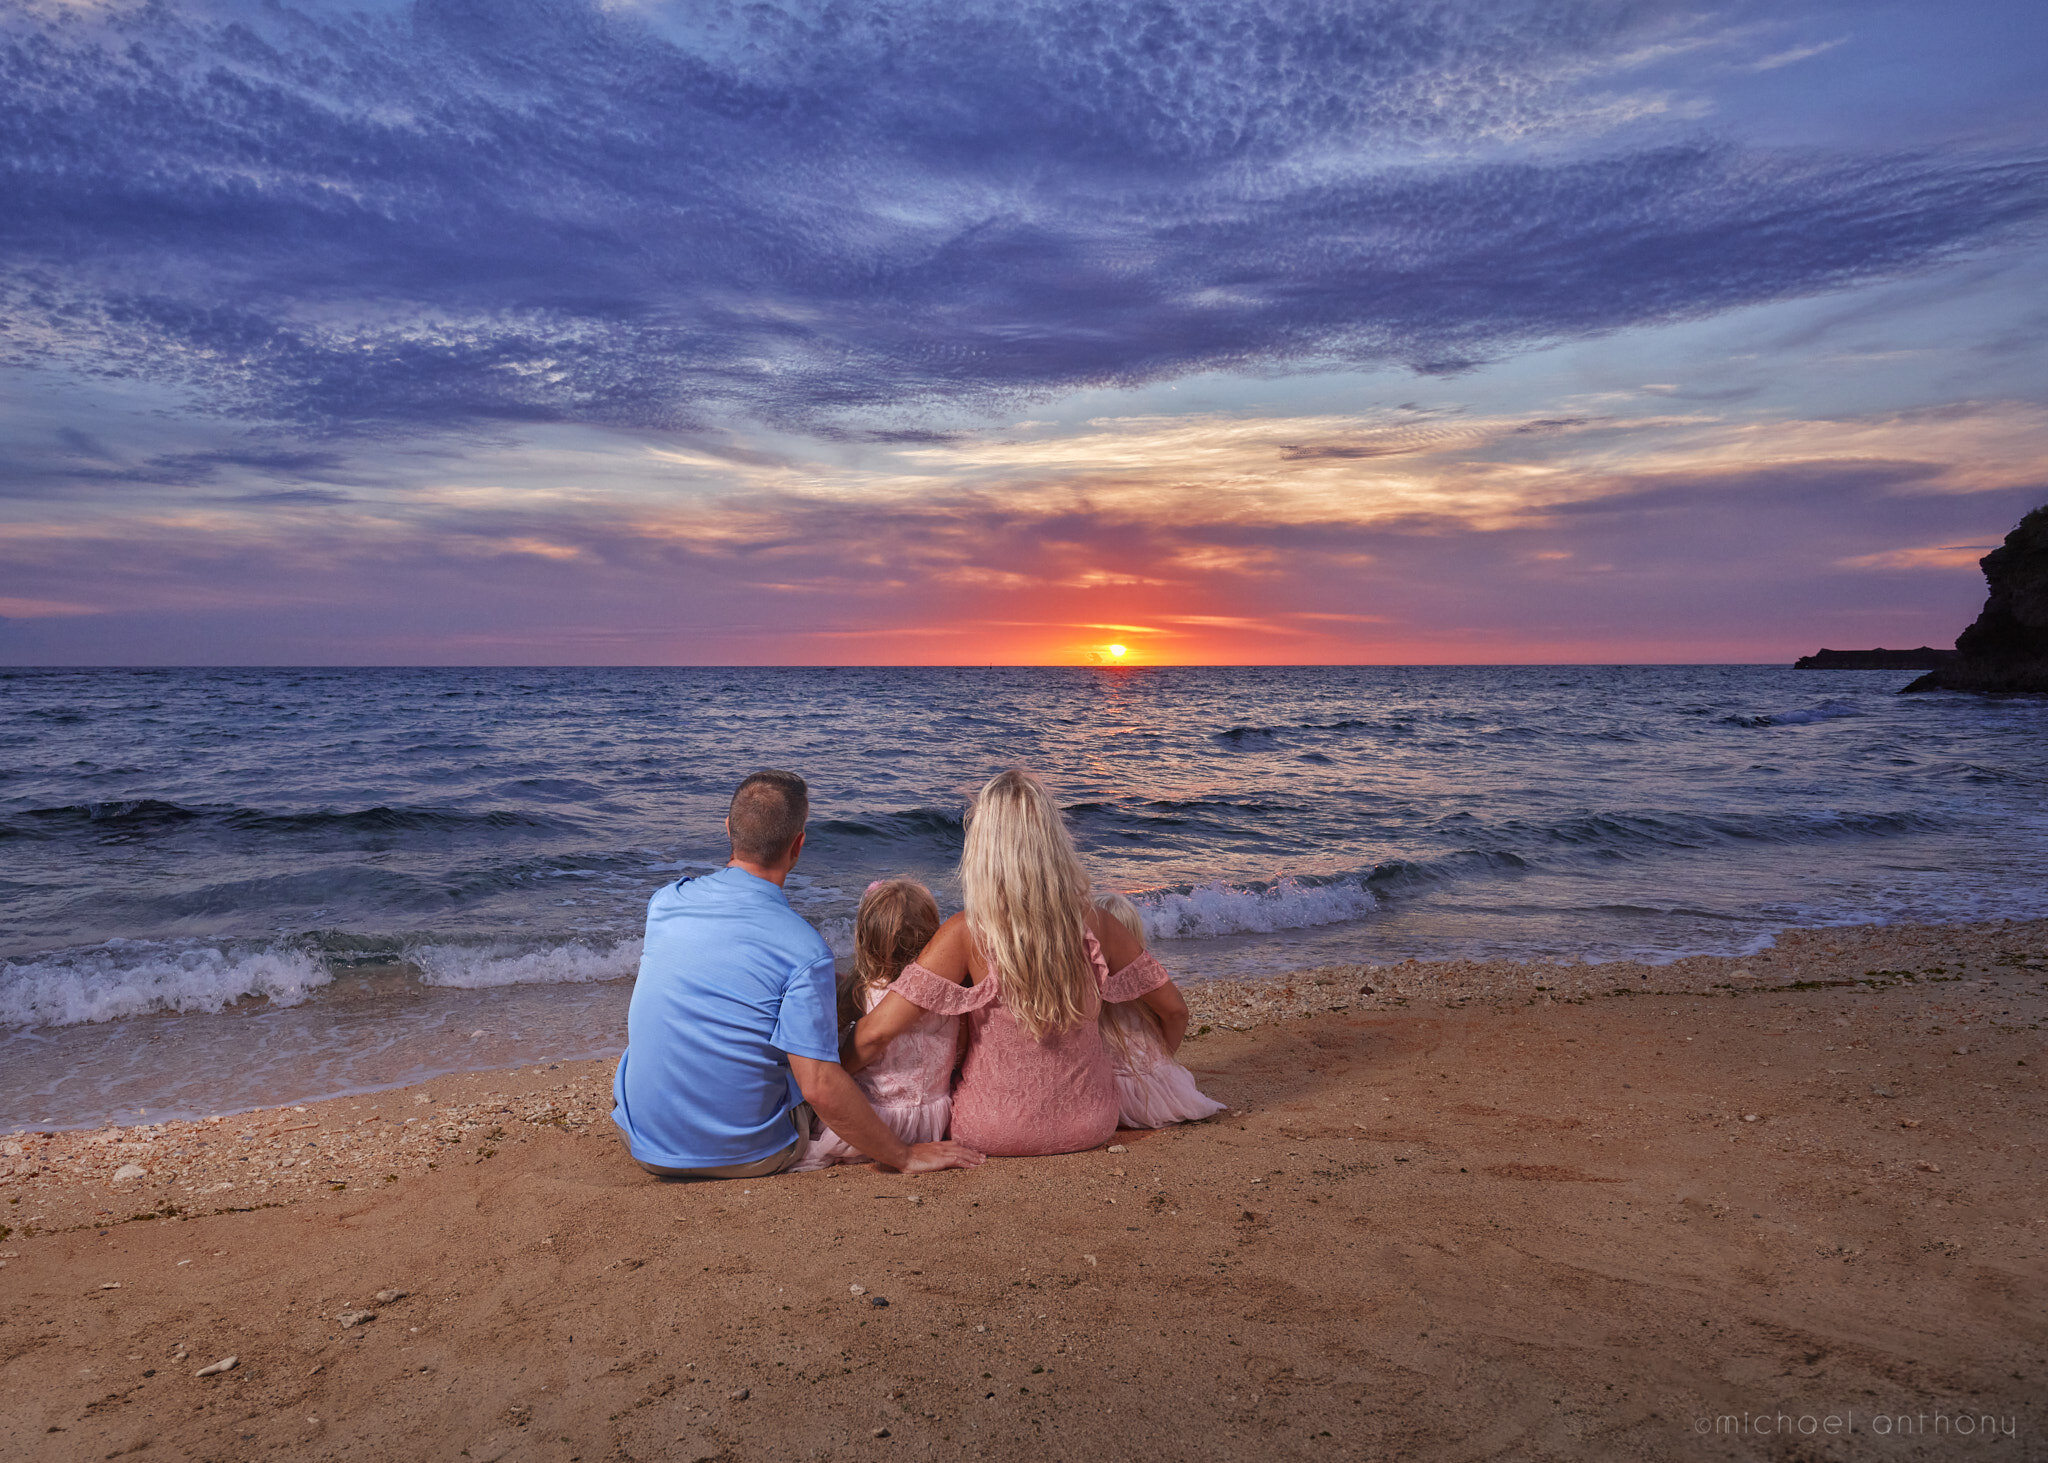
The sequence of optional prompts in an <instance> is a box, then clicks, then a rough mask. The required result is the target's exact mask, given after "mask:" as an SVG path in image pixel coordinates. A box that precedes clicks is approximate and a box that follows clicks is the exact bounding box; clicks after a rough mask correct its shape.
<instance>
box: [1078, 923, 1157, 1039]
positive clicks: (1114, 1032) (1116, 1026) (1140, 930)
mask: <svg viewBox="0 0 2048 1463" xmlns="http://www.w3.org/2000/svg"><path fill="white" fill-rule="evenodd" d="M1095 907H1096V908H1097V909H1099V910H1101V911H1102V912H1103V913H1104V914H1106V915H1108V916H1109V917H1110V918H1111V919H1113V920H1115V921H1116V922H1117V923H1118V924H1120V925H1122V926H1123V927H1124V928H1125V929H1127V930H1129V931H1130V932H1131V933H1132V934H1133V935H1135V936H1137V938H1138V948H1139V949H1141V950H1142V949H1144V948H1145V916H1144V915H1142V914H1140V913H1138V906H1137V905H1135V904H1133V903H1131V899H1130V896H1129V895H1127V894H1119V893H1117V892H1116V891H1115V890H1113V889H1112V890H1111V891H1110V892H1109V893H1107V894H1098V895H1096V896H1095ZM1132 1017H1136V1018H1137V1019H1138V1020H1140V1021H1143V1022H1144V1023H1145V1024H1146V1025H1147V1026H1149V1027H1151V1028H1152V1031H1153V1034H1154V1035H1156V1036H1160V1037H1163V1036H1165V1034H1166V1028H1165V1027H1163V1026H1161V1025H1160V1024H1159V1015H1158V1013H1157V1012H1155V1011H1154V1010H1153V1009H1152V1008H1151V1007H1150V1006H1148V1005H1146V1004H1145V1003H1144V1002H1143V1001H1119V1002H1116V1003H1114V1004H1112V1003H1111V1002H1108V1001H1105V1002H1103V1004H1102V1018H1101V1019H1102V1039H1103V1040H1104V1041H1106V1042H1108V1043H1109V1044H1110V1045H1111V1046H1112V1047H1115V1048H1116V1049H1117V1050H1118V1051H1120V1052H1122V1053H1124V1054H1125V1055H1126V1056H1128V1055H1129V1054H1130V1050H1131V1028H1130V1024H1129V1023H1130V1020H1131V1018H1132Z"/></svg>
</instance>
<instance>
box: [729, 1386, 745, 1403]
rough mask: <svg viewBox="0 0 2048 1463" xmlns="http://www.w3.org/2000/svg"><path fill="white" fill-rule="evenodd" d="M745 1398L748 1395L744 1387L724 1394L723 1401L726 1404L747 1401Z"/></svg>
mask: <svg viewBox="0 0 2048 1463" xmlns="http://www.w3.org/2000/svg"><path fill="white" fill-rule="evenodd" d="M747 1396H748V1393H747V1389H746V1388H745V1387H735V1388H733V1389H732V1390H731V1391H730V1392H727V1393H726V1394H725V1400H726V1401H728V1402H744V1401H746V1400H747Z"/></svg>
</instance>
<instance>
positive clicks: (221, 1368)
mask: <svg viewBox="0 0 2048 1463" xmlns="http://www.w3.org/2000/svg"><path fill="white" fill-rule="evenodd" d="M241 1364H242V1359H241V1358H240V1357H239V1356H224V1357H222V1358H221V1359H220V1360H219V1361H217V1362H215V1363H214V1364H213V1365H212V1366H203V1367H201V1368H200V1369H199V1370H198V1371H196V1372H194V1373H192V1375H193V1376H195V1377H217V1376H219V1375H220V1374H221V1373H222V1372H231V1371H233V1370H234V1369H235V1368H236V1367H238V1366H240V1365H241Z"/></svg>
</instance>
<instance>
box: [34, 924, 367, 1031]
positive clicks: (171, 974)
mask: <svg viewBox="0 0 2048 1463" xmlns="http://www.w3.org/2000/svg"><path fill="white" fill-rule="evenodd" d="M333 979H334V977H333V976H332V975H331V974H330V973H329V972H328V970H327V967H326V966H325V965H324V964H322V963H321V961H320V960H319V959H318V958H317V957H316V956H314V955H311V954H308V953H307V952H306V951H303V950H292V949H266V950H232V949H230V950H223V949H221V948H220V947H218V946H215V945H208V944H203V943H201V942H199V941H197V940H177V941H163V940H109V941H107V942H106V944H104V945H94V946H92V947H90V948H88V949H83V950H65V951H59V952H57V953H55V954H51V955H46V956H43V957H41V958H38V959H32V960H8V961H4V962H0V1026H75V1025H77V1024H78V1023H80V1022H83V1021H113V1020H117V1019H119V1018H121V1017H124V1016H145V1015H148V1014H149V1013H151V1012H153V1011H209V1012H210V1011H220V1010H223V1009H225V1008H226V1007H228V1006H231V1005H233V1004H234V1003H235V1002H236V1001H239V1000H242V999H244V998H246V997H251V996H264V997H268V998H269V1000H270V1001H271V1003H272V1004H273V1005H278V1006H296V1005H297V1004H298V1003H299V1002H301V1001H303V1000H305V999H306V997H307V996H308V995H309V994H311V993H312V992H313V991H315V990H317V989H319V988H320V987H321V986H324V985H326V984H327V983H328V982H329V981H331V980H333Z"/></svg>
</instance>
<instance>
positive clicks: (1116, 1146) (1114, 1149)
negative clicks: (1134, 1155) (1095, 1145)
mask: <svg viewBox="0 0 2048 1463" xmlns="http://www.w3.org/2000/svg"><path fill="white" fill-rule="evenodd" d="M1109 1151H1110V1152H1111V1153H1129V1152H1130V1151H1131V1150H1130V1149H1128V1148H1126V1147H1124V1145H1123V1144H1121V1143H1112V1144H1110V1145H1109Z"/></svg>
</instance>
